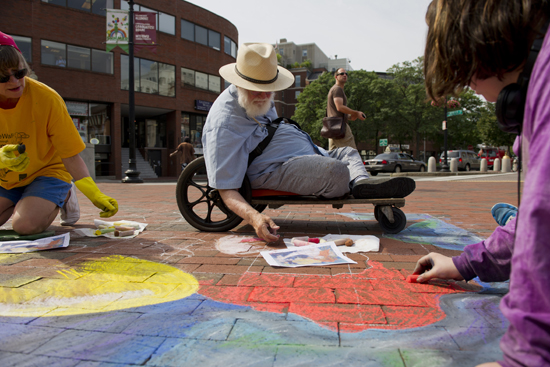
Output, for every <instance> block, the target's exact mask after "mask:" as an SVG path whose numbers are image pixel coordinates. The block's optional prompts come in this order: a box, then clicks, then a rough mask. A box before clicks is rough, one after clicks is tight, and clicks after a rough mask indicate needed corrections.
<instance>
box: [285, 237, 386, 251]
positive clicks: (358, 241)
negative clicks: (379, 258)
mask: <svg viewBox="0 0 550 367" xmlns="http://www.w3.org/2000/svg"><path fill="white" fill-rule="evenodd" d="M340 238H350V239H352V240H353V242H354V243H353V246H349V247H348V246H346V245H341V246H337V247H338V249H339V250H340V251H341V252H344V253H350V254H353V253H356V252H377V251H380V239H379V238H378V237H376V236H352V235H349V234H327V235H326V236H325V237H321V239H323V240H325V241H326V242H331V241H334V240H337V239H340ZM291 240H292V238H285V239H284V242H285V245H286V247H287V248H289V249H297V248H300V247H297V246H294V245H293V244H292V242H290V241H291Z"/></svg>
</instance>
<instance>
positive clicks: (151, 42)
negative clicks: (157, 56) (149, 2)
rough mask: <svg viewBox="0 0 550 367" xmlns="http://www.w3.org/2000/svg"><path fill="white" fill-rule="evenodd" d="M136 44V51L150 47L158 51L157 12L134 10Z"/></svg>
mask: <svg viewBox="0 0 550 367" xmlns="http://www.w3.org/2000/svg"><path fill="white" fill-rule="evenodd" d="M134 45H135V50H136V51H139V50H140V49H142V48H143V47H148V49H149V50H151V51H153V52H157V13H152V12H148V11H136V12H134Z"/></svg>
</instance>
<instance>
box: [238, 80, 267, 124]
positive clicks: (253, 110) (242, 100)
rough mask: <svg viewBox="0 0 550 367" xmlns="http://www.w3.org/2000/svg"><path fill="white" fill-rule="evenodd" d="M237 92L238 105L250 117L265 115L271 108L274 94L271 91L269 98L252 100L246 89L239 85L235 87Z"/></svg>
mask: <svg viewBox="0 0 550 367" xmlns="http://www.w3.org/2000/svg"><path fill="white" fill-rule="evenodd" d="M237 94H238V95H239V99H238V102H239V105H240V106H241V107H242V108H244V110H245V111H246V115H247V116H248V117H250V118H253V117H256V116H261V115H265V114H266V113H267V111H269V110H270V109H271V102H272V101H273V98H274V96H275V93H272V94H271V97H270V98H265V99H261V100H260V99H255V100H254V101H252V100H251V99H250V98H249V95H248V91H247V90H246V89H243V88H240V87H237ZM260 102H261V103H260Z"/></svg>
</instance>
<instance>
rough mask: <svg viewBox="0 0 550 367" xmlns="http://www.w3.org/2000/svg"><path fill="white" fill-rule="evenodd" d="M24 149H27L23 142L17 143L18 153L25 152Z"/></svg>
mask: <svg viewBox="0 0 550 367" xmlns="http://www.w3.org/2000/svg"><path fill="white" fill-rule="evenodd" d="M26 149H27V148H26V147H25V144H19V145H18V146H17V151H18V152H19V154H23V153H25V150H26Z"/></svg>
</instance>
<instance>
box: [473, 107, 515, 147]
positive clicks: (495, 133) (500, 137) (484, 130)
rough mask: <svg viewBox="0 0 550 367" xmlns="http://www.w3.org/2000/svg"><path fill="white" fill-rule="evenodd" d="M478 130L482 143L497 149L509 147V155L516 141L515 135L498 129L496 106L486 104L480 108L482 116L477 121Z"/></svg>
mask: <svg viewBox="0 0 550 367" xmlns="http://www.w3.org/2000/svg"><path fill="white" fill-rule="evenodd" d="M477 129H478V131H479V135H480V137H481V142H483V143H485V144H487V145H492V146H495V147H501V146H507V147H508V154H510V153H511V147H512V146H513V145H514V140H515V139H516V135H515V134H510V133H506V132H504V131H502V130H500V128H499V127H498V123H497V116H496V112H495V104H494V103H491V102H484V103H483V105H482V107H481V108H480V116H479V119H478V120H477Z"/></svg>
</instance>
